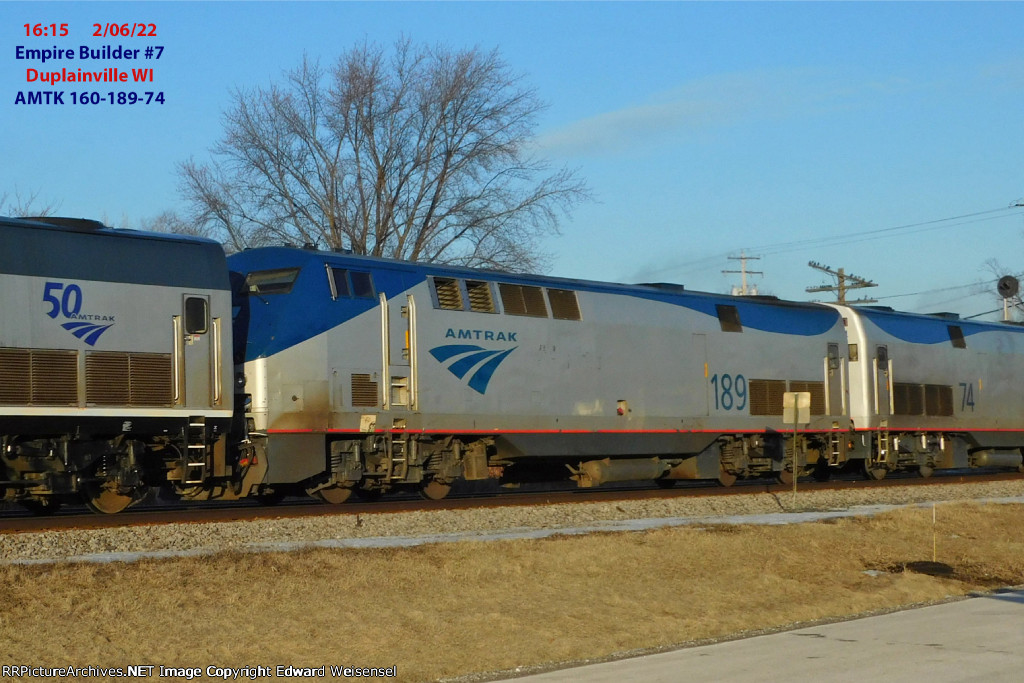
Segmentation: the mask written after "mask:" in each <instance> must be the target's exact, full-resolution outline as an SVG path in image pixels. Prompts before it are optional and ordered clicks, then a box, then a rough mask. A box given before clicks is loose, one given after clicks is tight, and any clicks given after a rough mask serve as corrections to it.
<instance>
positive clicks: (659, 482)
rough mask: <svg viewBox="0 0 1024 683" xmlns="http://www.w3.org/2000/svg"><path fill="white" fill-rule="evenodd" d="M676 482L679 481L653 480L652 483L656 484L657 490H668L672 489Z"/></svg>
mask: <svg viewBox="0 0 1024 683" xmlns="http://www.w3.org/2000/svg"><path fill="white" fill-rule="evenodd" d="M677 481H679V480H678V479H655V480H654V483H655V484H657V485H658V487H659V488H663V489H670V488H672V487H673V486H675V485H676V482H677Z"/></svg>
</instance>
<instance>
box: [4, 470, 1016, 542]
mask: <svg viewBox="0 0 1024 683" xmlns="http://www.w3.org/2000/svg"><path fill="white" fill-rule="evenodd" d="M1020 479H1021V475H1020V474H1017V473H991V474H963V473H959V472H948V473H942V474H940V473H936V474H935V476H933V477H929V478H927V479H922V478H919V477H916V476H910V475H908V476H904V477H890V478H886V479H883V480H880V481H868V480H864V479H859V478H858V479H832V480H830V481H827V482H816V481H800V482H799V484H798V490H800V491H830V490H856V489H860V490H864V489H873V488H886V487H892V486H933V485H937V484H980V483H985V482H997V481H1014V480H1020ZM792 490H793V489H792V485H783V484H778V483H770V482H766V481H757V480H754V481H746V482H739V483H737V484H736V485H735V486H732V487H728V488H726V487H721V486H708V485H705V484H704V483H703V482H692V483H691V482H686V483H684V484H682V485H680V486H677V487H675V488H669V489H663V488H658V487H652V486H616V487H614V488H613V487H608V488H600V489H579V488H575V487H573V488H565V489H548V490H541V491H538V490H530V489H521V490H500V489H496V490H493V491H486V492H481V491H479V490H477V491H461V492H460V491H455V492H453V494H452V495H451V496H449V497H448V498H445V499H443V500H436V501H429V500H422V499H420V498H419V497H418V496H413V495H411V494H409V495H404V494H395V495H392V496H389V497H387V498H385V499H383V500H379V501H375V502H347V503H344V504H342V505H325V504H324V503H321V502H319V501H317V500H314V499H312V498H308V499H307V498H294V499H286V500H285V501H283V502H281V503H279V504H277V505H271V506H267V505H260V504H259V503H258V502H256V501H241V502H234V503H208V502H204V503H179V502H176V503H173V504H166V503H165V504H150V505H147V506H145V507H139V508H134V509H132V510H129V511H126V512H122V513H120V514H116V515H97V514H95V513H93V512H90V511H88V510H87V508H85V506H84V505H83V506H68V507H65V508H63V509H61V510H60V511H59V512H57V513H55V514H54V515H52V516H48V517H36V516H32V515H31V514H30V513H28V512H27V511H24V510H21V509H20V508H18V509H15V508H8V509H0V534H12V533H25V532H36V531H61V530H70V529H108V528H119V527H131V526H152V525H163V524H178V523H186V524H189V523H195V524H200V523H209V522H240V521H253V520H259V519H280V518H300V517H323V516H331V515H348V516H352V515H365V514H381V513H403V512H415V511H423V510H463V509H472V508H492V507H505V506H530V505H553V504H565V503H593V502H614V501H620V500H644V499H659V498H677V497H685V496H737V495H739V496H743V495H750V494H757V493H775V494H783V493H787V492H791V491H792Z"/></svg>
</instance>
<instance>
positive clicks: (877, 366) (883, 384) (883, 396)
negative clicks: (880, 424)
mask: <svg viewBox="0 0 1024 683" xmlns="http://www.w3.org/2000/svg"><path fill="white" fill-rule="evenodd" d="M875 351H876V352H875V358H874V362H873V369H874V374H875V414H876V415H878V417H879V418H880V419H882V420H887V419H889V415H890V414H891V412H892V390H893V389H892V359H891V358H890V357H889V348H888V347H886V346H882V345H879V346H878V347H877V348H876V349H875Z"/></svg>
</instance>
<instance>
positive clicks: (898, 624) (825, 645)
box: [511, 590, 1024, 683]
mask: <svg viewBox="0 0 1024 683" xmlns="http://www.w3.org/2000/svg"><path fill="white" fill-rule="evenodd" d="M511 680H514V681H515V682H516V683H569V682H570V681H571V682H572V683H630V682H634V683H640V682H643V683H675V682H676V681H686V682H687V683H697V682H700V681H742V682H743V683H755V682H761V681H764V682H767V681H850V682H851V683H853V682H855V681H856V682H857V683H863V682H864V681H886V683H920V682H921V681H926V682H927V683H965V682H968V681H977V682H978V683H981V682H982V681H984V682H985V683H1002V682H1006V683H1010V682H1011V681H1012V682H1013V683H1017V682H1019V681H1021V680H1024V590H1016V591H1012V592H1003V593H997V594H992V595H986V596H981V597H973V598H969V599H966V600H960V601H957V602H952V603H947V604H943V605H934V606H931V607H922V608H919V609H911V610H906V611H903V612H894V613H892V614H886V615H882V616H876V617H867V618H864V619H855V620H853V621H845V622H840V623H835V624H828V625H824V626H815V627H811V628H804V629H799V630H796V631H786V632H783V633H774V634H771V635H766V636H758V637H754V638H747V639H744V640H734V641H729V642H723V643H717V644H714V645H705V646H701V647H692V648H686V649H682V650H675V651H673V652H664V653H660V654H656V655H649V656H646V657H637V658H633V659H625V660H619V661H615V662H606V663H603V664H593V665H589V666H582V667H576V668H572V669H563V670H560V671H552V672H548V673H544V674H537V675H532V676H524V677H521V678H516V679H511Z"/></svg>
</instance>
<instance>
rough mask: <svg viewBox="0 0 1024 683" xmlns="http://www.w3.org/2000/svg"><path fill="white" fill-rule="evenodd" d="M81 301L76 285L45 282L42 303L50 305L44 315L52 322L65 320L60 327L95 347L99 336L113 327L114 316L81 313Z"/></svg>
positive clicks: (82, 297)
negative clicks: (60, 318) (62, 318)
mask: <svg viewBox="0 0 1024 683" xmlns="http://www.w3.org/2000/svg"><path fill="white" fill-rule="evenodd" d="M83 299H84V296H83V294H82V288H81V287H79V286H78V285H76V284H66V283H64V282H47V283H46V286H45V287H44V289H43V301H44V302H46V303H48V304H50V310H49V311H47V312H46V315H48V316H50V317H51V318H53V319H54V320H56V319H57V318H59V317H64V318H66V319H67V320H68V322H66V323H61V327H63V328H64V329H65V330H67V331H68V332H70V333H71V334H73V335H75V336H76V337H78V338H79V339H81V340H82V341H84V342H85V343H86V344H88V345H89V346H95V345H96V342H97V341H99V339H100V336H101V335H102V334H103V333H104V332H106V331H107V330H109V329H110V328H111V327H113V326H114V322H115V320H114V316H112V315H89V314H85V313H82V300H83Z"/></svg>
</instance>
